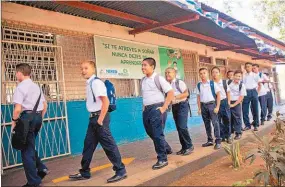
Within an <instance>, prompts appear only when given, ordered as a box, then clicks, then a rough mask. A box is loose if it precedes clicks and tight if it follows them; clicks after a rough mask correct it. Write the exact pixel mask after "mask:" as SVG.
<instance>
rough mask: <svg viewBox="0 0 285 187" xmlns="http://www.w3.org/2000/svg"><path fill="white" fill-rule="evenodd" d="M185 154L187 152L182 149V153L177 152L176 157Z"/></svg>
mask: <svg viewBox="0 0 285 187" xmlns="http://www.w3.org/2000/svg"><path fill="white" fill-rule="evenodd" d="M184 152H185V150H184V149H181V150H180V151H178V152H176V155H183V154H184Z"/></svg>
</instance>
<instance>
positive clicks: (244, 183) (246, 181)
mask: <svg viewBox="0 0 285 187" xmlns="http://www.w3.org/2000/svg"><path fill="white" fill-rule="evenodd" d="M252 182H253V179H247V180H245V181H237V182H235V183H234V184H233V185H232V186H240V187H244V186H247V185H250V184H251V183H252Z"/></svg>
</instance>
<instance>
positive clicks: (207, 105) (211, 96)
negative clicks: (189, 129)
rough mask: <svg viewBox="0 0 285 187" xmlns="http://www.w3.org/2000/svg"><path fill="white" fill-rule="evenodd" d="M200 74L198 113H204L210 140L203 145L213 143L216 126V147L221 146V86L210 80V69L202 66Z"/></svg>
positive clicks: (203, 116) (206, 145)
mask: <svg viewBox="0 0 285 187" xmlns="http://www.w3.org/2000/svg"><path fill="white" fill-rule="evenodd" d="M199 76H200V78H201V82H199V83H198V84H197V94H198V95H197V104H198V113H199V114H202V118H203V121H204V124H205V128H206V133H207V137H208V140H207V142H206V143H204V144H203V145H202V147H208V146H212V145H213V137H212V127H211V122H212V124H213V126H214V135H215V138H216V140H215V146H214V149H220V148H221V136H220V125H219V121H218V113H219V108H220V102H221V96H220V91H221V90H220V88H219V86H218V85H217V84H216V83H215V82H214V81H210V80H209V78H208V77H209V75H208V69H207V68H200V69H199Z"/></svg>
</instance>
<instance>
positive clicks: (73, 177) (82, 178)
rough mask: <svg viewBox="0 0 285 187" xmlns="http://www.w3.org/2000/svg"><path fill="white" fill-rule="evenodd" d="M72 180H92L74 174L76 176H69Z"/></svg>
mask: <svg viewBox="0 0 285 187" xmlns="http://www.w3.org/2000/svg"><path fill="white" fill-rule="evenodd" d="M69 178H70V179H74V180H87V179H90V177H86V176H82V175H81V174H80V173H77V174H74V175H69Z"/></svg>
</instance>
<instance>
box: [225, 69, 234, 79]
mask: <svg viewBox="0 0 285 187" xmlns="http://www.w3.org/2000/svg"><path fill="white" fill-rule="evenodd" d="M227 78H228V80H233V78H234V72H233V71H232V70H229V71H228V72H227Z"/></svg>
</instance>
